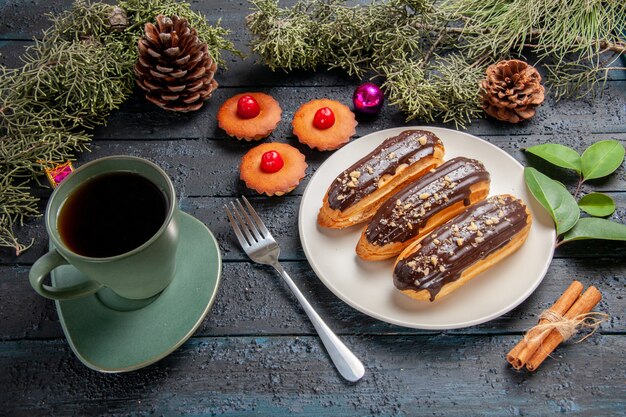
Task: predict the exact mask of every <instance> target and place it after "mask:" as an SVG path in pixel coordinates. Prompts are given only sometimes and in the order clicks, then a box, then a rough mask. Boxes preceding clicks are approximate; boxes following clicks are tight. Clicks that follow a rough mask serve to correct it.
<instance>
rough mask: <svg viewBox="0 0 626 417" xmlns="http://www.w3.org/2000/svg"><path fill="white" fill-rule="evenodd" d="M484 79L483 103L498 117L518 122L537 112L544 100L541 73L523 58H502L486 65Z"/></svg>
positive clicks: (491, 114)
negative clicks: (505, 59) (521, 59)
mask: <svg viewBox="0 0 626 417" xmlns="http://www.w3.org/2000/svg"><path fill="white" fill-rule="evenodd" d="M486 73H487V78H486V79H485V80H483V82H482V87H483V93H482V102H483V103H482V105H483V109H484V110H485V113H487V114H488V115H489V116H491V117H495V118H496V119H498V120H503V121H506V122H510V123H518V122H520V121H522V120H526V119H530V118H531V117H533V116H534V115H535V108H536V107H537V106H539V105H540V104H541V103H543V100H544V91H545V90H544V88H543V86H542V85H541V75H539V73H538V72H537V70H536V69H535V67H533V66H532V65H529V64H527V63H526V62H524V61H520V60H517V59H512V60H509V61H500V62H498V63H495V64H493V65H490V66H489V68H487V71H486Z"/></svg>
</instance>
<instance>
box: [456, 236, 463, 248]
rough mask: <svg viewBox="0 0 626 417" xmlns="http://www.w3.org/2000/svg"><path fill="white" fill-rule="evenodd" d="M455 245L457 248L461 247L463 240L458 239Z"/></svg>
mask: <svg viewBox="0 0 626 417" xmlns="http://www.w3.org/2000/svg"><path fill="white" fill-rule="evenodd" d="M456 244H457V246H463V238H460V237H459V238H457V240H456Z"/></svg>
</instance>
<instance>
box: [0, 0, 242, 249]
mask: <svg viewBox="0 0 626 417" xmlns="http://www.w3.org/2000/svg"><path fill="white" fill-rule="evenodd" d="M119 6H121V7H122V8H123V9H125V11H126V13H127V16H128V21H129V25H128V27H126V28H125V29H124V28H121V29H120V28H114V27H112V26H111V23H110V21H109V18H110V15H111V13H112V12H113V10H114V8H115V6H113V5H110V4H106V3H103V2H94V3H90V2H86V1H84V0H77V1H76V2H75V3H74V5H73V7H72V8H71V9H70V10H68V11H65V12H62V13H60V14H58V15H55V16H50V19H51V22H52V25H51V27H50V28H49V29H47V30H45V31H44V33H43V36H42V38H41V40H36V41H35V44H34V45H33V46H31V47H29V48H28V49H27V52H26V54H25V55H24V56H23V61H24V65H23V66H22V67H21V68H17V69H7V68H4V67H2V66H0V246H6V247H11V248H14V249H15V251H16V252H17V253H18V254H19V253H21V252H23V251H24V250H25V249H27V248H28V246H29V244H23V243H22V242H19V241H18V239H17V237H16V235H15V228H16V227H18V226H19V225H21V224H22V223H23V222H24V221H25V220H26V219H28V218H31V217H35V216H37V215H38V214H39V212H38V210H37V205H36V202H37V199H36V198H35V197H33V196H32V195H31V194H30V193H29V190H30V188H29V186H28V184H30V183H31V182H30V181H33V180H34V181H35V182H39V178H40V176H41V175H42V174H43V171H44V169H45V168H47V167H50V166H52V165H54V164H58V163H62V162H65V161H67V160H72V159H73V158H74V155H75V154H76V153H77V152H81V151H85V150H87V149H88V145H89V143H90V141H91V133H90V131H91V129H93V128H94V127H96V126H99V125H102V124H104V123H106V121H107V118H108V116H109V115H110V114H111V112H112V111H113V110H115V109H117V108H118V107H119V106H120V105H121V104H122V103H123V102H124V101H125V100H126V99H127V98H128V97H129V95H130V94H131V92H132V90H133V86H134V79H135V76H134V73H133V67H134V64H135V62H136V60H137V42H138V39H139V37H140V36H142V34H143V28H144V25H145V24H146V23H147V22H153V21H155V19H156V16H157V15H158V14H165V15H172V14H177V15H179V16H181V17H183V18H186V19H187V20H189V22H190V24H191V26H192V27H194V28H195V29H196V31H197V32H198V37H199V38H200V40H202V41H203V42H206V43H207V44H208V49H209V51H210V53H211V54H212V56H213V58H214V59H215V60H216V61H217V62H218V63H220V64H222V65H223V64H224V62H225V60H224V57H223V55H222V53H223V52H225V51H227V52H231V53H236V54H238V52H237V51H236V50H235V47H234V45H233V43H232V42H230V41H229V40H228V39H226V37H225V36H226V35H227V34H228V31H227V30H226V29H224V28H222V27H221V26H219V21H218V22H217V23H216V24H215V25H211V24H209V23H208V22H207V20H206V19H205V17H204V16H202V15H201V14H199V13H197V12H195V11H193V10H191V7H190V5H189V4H188V3H179V2H177V1H175V0H126V1H120V2H119Z"/></svg>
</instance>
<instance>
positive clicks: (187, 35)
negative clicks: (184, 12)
mask: <svg viewBox="0 0 626 417" xmlns="http://www.w3.org/2000/svg"><path fill="white" fill-rule="evenodd" d="M138 47H139V60H138V62H137V63H136V64H135V75H136V76H137V78H136V80H137V84H138V85H139V87H141V88H142V89H144V90H145V91H146V98H147V99H148V100H149V101H151V102H152V103H154V104H156V105H157V106H159V107H162V108H163V109H165V110H172V111H179V112H188V111H195V110H198V109H199V108H200V107H202V104H204V101H205V100H207V99H208V98H210V97H211V94H212V93H213V90H215V89H216V88H217V86H218V84H217V82H216V81H215V80H214V79H213V76H214V75H215V71H216V70H217V64H216V63H215V61H214V60H213V58H212V57H211V54H209V52H208V49H207V44H206V43H202V42H200V40H199V39H198V35H197V34H196V30H195V29H192V28H190V27H189V24H188V23H187V20H186V19H182V18H179V17H178V16H171V17H167V16H163V15H159V16H157V25H156V26H155V25H153V24H152V23H146V26H145V35H144V37H143V38H141V39H140V40H139V43H138Z"/></svg>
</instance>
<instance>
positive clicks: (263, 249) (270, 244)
mask: <svg viewBox="0 0 626 417" xmlns="http://www.w3.org/2000/svg"><path fill="white" fill-rule="evenodd" d="M241 198H242V199H243V201H244V203H245V204H246V207H247V208H248V211H246V209H245V208H244V207H243V205H242V204H241V202H240V201H239V200H235V201H231V202H230V206H231V207H230V209H229V207H228V205H227V204H225V205H224V209H226V214H227V215H228V219H229V220H230V224H231V225H232V227H233V230H234V231H235V234H236V235H237V239H239V243H240V244H241V247H242V248H243V250H244V251H245V252H246V253H247V254H248V256H249V257H250V259H252V260H253V261H254V262H257V263H260V264H265V265H271V266H273V267H274V269H276V271H278V273H279V274H280V276H281V277H282V278H283V280H284V281H285V282H286V283H287V286H289V289H290V290H291V291H292V292H293V294H294V295H295V296H296V298H297V299H298V301H299V302H300V304H301V305H302V308H304V311H305V312H306V314H307V316H309V319H310V320H311V322H312V323H313V326H314V327H315V330H317V334H318V335H319V336H320V339H322V343H323V344H324V346H325V347H326V350H327V351H328V354H329V355H330V358H331V359H332V360H333V363H334V364H335V366H336V367H337V370H338V371H339V373H340V374H341V376H343V377H344V378H345V379H347V380H348V381H352V382H356V381H358V380H359V379H361V378H362V377H363V374H365V368H364V367H363V364H362V363H361V361H360V360H359V359H358V358H357V357H356V356H354V354H353V353H352V352H351V351H350V349H348V348H347V347H346V345H344V344H343V342H342V341H341V340H339V338H338V337H337V335H335V333H333V331H332V330H330V328H329V327H328V326H327V325H326V323H324V321H323V320H322V319H321V317H320V316H319V315H318V314H317V312H316V311H315V310H314V309H313V307H311V304H309V302H308V301H307V299H306V298H304V295H302V293H301V292H300V290H299V289H298V287H297V286H296V284H295V283H294V282H293V281H292V279H291V277H290V276H289V275H288V274H287V272H285V270H284V269H283V267H282V265H281V264H280V263H279V262H278V254H279V253H280V247H279V246H278V243H276V240H274V238H273V237H272V234H271V233H270V232H269V230H267V227H265V225H264V224H263V221H262V220H261V218H260V217H259V215H258V214H257V212H256V211H255V210H254V209H253V208H252V205H251V204H250V202H248V200H247V199H246V198H245V197H243V196H242V197H241ZM235 203H236V204H235Z"/></svg>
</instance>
